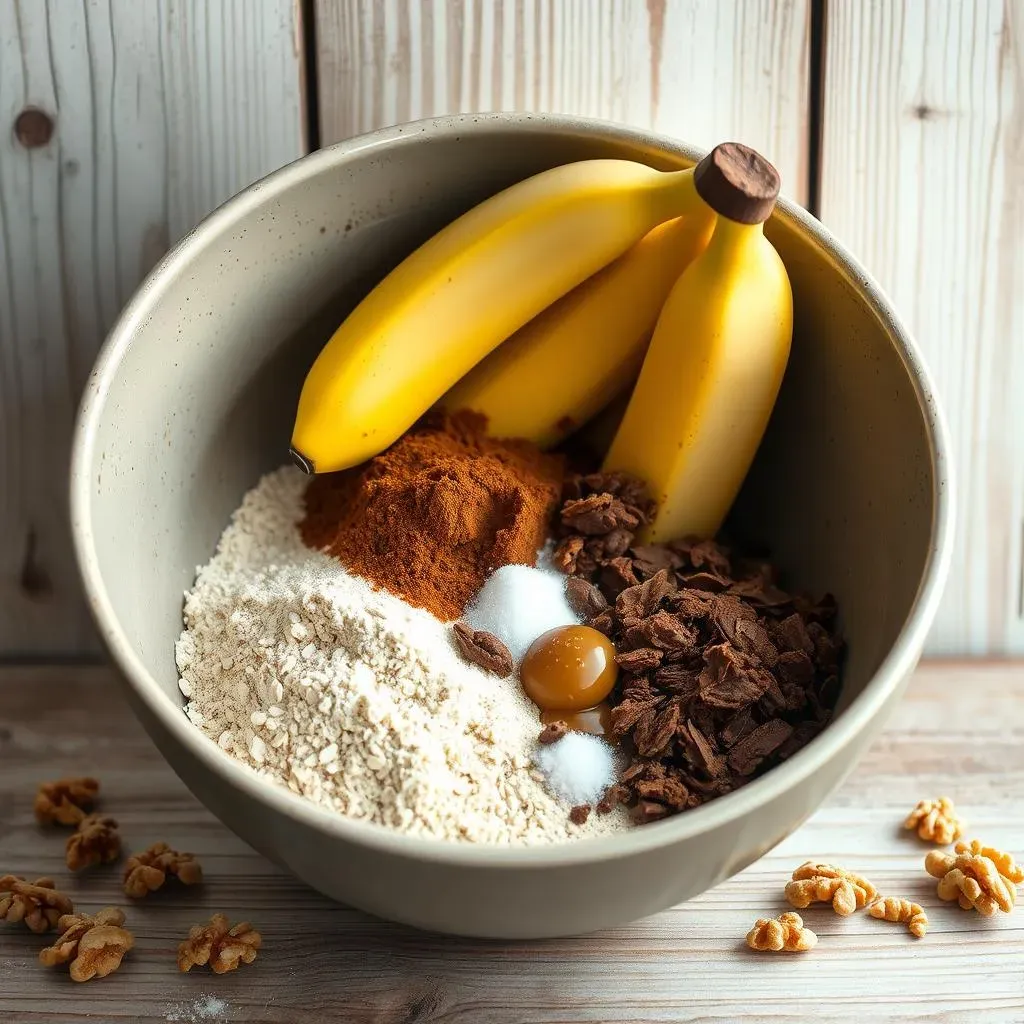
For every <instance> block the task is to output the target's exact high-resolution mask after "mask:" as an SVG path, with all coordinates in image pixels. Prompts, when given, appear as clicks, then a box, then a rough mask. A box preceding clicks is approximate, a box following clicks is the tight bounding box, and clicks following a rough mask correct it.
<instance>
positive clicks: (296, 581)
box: [176, 467, 627, 844]
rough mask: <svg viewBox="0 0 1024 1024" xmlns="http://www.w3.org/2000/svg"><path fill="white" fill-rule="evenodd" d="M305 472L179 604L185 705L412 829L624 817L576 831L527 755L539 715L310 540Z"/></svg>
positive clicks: (276, 487) (281, 778)
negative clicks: (304, 516)
mask: <svg viewBox="0 0 1024 1024" xmlns="http://www.w3.org/2000/svg"><path fill="white" fill-rule="evenodd" d="M306 483H307V481H306V478H305V477H303V476H302V474H301V473H299V472H298V471H297V470H294V469H292V468H290V467H286V468H284V469H281V470H278V471H276V472H274V473H270V474H268V475H267V476H266V477H264V478H263V480H262V481H261V482H260V483H259V485H258V486H257V487H256V488H254V489H253V490H252V491H250V492H249V494H247V495H246V497H245V499H244V501H243V503H242V505H241V507H240V508H239V509H238V511H237V512H236V513H235V515H234V517H233V519H232V522H231V524H230V525H229V526H228V528H227V530H225V532H224V535H223V536H222V537H221V540H220V544H219V546H218V548H217V553H216V555H215V556H214V558H213V559H212V561H211V562H210V563H209V564H208V565H206V566H205V567H203V568H202V569H200V570H199V574H198V576H197V579H196V583H195V586H194V587H193V589H192V590H191V591H189V592H188V593H187V594H186V598H185V627H186V628H185V630H184V632H183V633H182V635H181V637H180V639H179V641H178V644H177V648H176V654H177V662H178V670H179V673H180V682H179V685H180V687H181V691H182V693H183V694H184V695H185V697H186V698H188V703H187V706H186V711H187V714H188V716H189V718H190V719H191V720H192V722H193V723H194V724H195V725H197V726H198V727H199V728H201V729H202V730H203V731H204V732H205V733H206V734H207V735H208V736H210V737H211V738H212V739H213V740H214V741H216V742H217V743H218V744H219V745H220V746H221V747H222V748H223V749H224V750H225V751H227V752H228V753H230V754H231V755H232V756H234V757H235V758H237V759H238V760H240V761H242V762H243V763H245V764H248V765H250V766H251V767H252V768H253V769H255V771H256V772H258V773H259V774H260V775H262V776H263V777H265V778H267V779H269V780H271V781H273V782H275V783H277V784H279V785H283V786H287V787H288V788H289V789H291V790H292V791H293V792H295V793H298V794H301V795H302V796H305V797H306V798H308V799H309V800H312V801H313V802H315V803H317V804H319V805H321V806H323V807H326V808H330V809H332V810H334V811H337V812H339V813H341V814H345V815H347V816H349V817H352V818H356V819H359V820H362V821H370V822H374V823H377V824H380V825H385V826H388V827H390V828H393V829H397V830H399V831H401V832H405V833H408V834H411V835H418V836H426V837H435V838H442V839H451V840H462V841H469V842H478V843H500V844H508V843H545V842H557V841H559V840H564V839H567V838H570V837H573V836H579V835H593V834H600V833H606V832H610V831H615V830H617V829H621V828H624V827H627V819H626V817H625V815H624V814H621V813H616V814H612V815H608V816H606V817H596V816H594V817H592V819H591V821H589V822H588V823H587V824H586V825H585V826H583V827H580V826H576V825H573V824H571V823H570V822H569V821H568V818H567V810H568V809H567V806H566V805H565V804H564V803H561V802H559V801H558V800H557V799H556V798H555V797H553V796H552V795H551V794H550V793H549V791H548V790H547V789H546V788H545V785H544V781H543V776H542V775H541V774H540V772H539V771H538V770H537V768H536V767H535V765H534V764H533V763H532V757H533V754H534V751H535V746H536V743H535V741H536V737H537V735H538V733H539V730H540V725H539V722H538V717H537V712H536V709H535V708H534V707H533V705H532V704H530V703H529V701H527V700H526V698H525V697H523V696H522V694H521V693H520V692H519V690H518V685H517V684H516V683H515V681H514V680H507V681H502V680H496V679H495V678H494V677H493V676H489V675H486V674H484V673H483V672H481V671H480V670H479V669H477V668H475V667H473V666H470V665H467V664H465V663H464V662H463V661H462V660H461V659H460V658H459V657H458V656H457V655H456V653H455V651H454V649H453V647H452V644H451V640H450V637H449V631H448V628H447V627H446V626H445V625H443V624H442V623H441V622H439V621H438V620H437V619H435V618H434V617H433V616H432V615H430V614H429V613H427V612H425V611H423V610H421V609H417V608H412V607H410V606H409V605H407V604H406V603H405V602H403V601H401V600H399V599H398V598H396V597H393V596H392V595H390V594H388V593H386V592H384V591H379V590H373V589H372V588H371V587H370V586H369V584H367V583H366V582H365V581H363V580H361V579H359V578H357V577H354V576H351V575H349V574H348V573H346V572H345V571H344V569H343V568H342V567H341V565H340V564H339V563H338V562H337V561H335V560H334V559H332V558H329V557H327V556H326V555H324V554H321V553H319V552H313V551H310V550H309V549H308V548H306V547H305V546H304V545H303V543H302V541H301V539H300V537H299V532H298V528H297V525H296V524H297V522H298V520H299V518H300V515H301V512H302V497H303V493H304V490H305V486H306Z"/></svg>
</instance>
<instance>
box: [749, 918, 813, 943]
mask: <svg viewBox="0 0 1024 1024" xmlns="http://www.w3.org/2000/svg"><path fill="white" fill-rule="evenodd" d="M817 944H818V936H817V935H815V934H814V932H812V931H811V929H810V928H805V927H804V922H803V918H802V917H801V916H800V915H799V914H794V913H793V912H792V911H788V912H787V913H785V914H781V915H780V916H779V917H778V918H776V919H774V920H768V919H767V918H764V917H761V918H758V919H757V921H756V922H755V923H754V927H753V928H751V929H750V931H749V932H747V945H748V946H749V947H750V948H751V949H756V950H758V951H764V950H770V951H772V952H787V953H803V952H805V951H806V950H808V949H813V948H814V947H815V946H816V945H817Z"/></svg>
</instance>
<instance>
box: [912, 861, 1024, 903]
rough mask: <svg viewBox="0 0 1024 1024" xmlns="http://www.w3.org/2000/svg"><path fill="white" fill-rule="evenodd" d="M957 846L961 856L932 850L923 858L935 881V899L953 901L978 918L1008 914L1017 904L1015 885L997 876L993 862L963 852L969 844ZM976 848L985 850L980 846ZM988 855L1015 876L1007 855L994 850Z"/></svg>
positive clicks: (1008, 879) (1008, 878)
mask: <svg viewBox="0 0 1024 1024" xmlns="http://www.w3.org/2000/svg"><path fill="white" fill-rule="evenodd" d="M959 845H962V846H963V847H964V852H959V853H943V852H942V851H941V850H932V851H931V852H930V853H929V854H928V856H927V857H925V860H924V867H925V870H926V871H927V872H928V874H929V875H931V876H932V877H933V878H937V879H939V884H938V887H937V889H936V891H937V892H938V896H939V899H942V900H956V901H957V902H958V903H959V904H960V907H961V908H962V909H963V910H976V911H977V912H978V913H979V914H981V915H982V917H991V916H992V915H993V914H995V913H996V912H997V911H1000V910H1001V911H1002V912H1003V913H1004V914H1008V913H1010V911H1011V910H1013V907H1014V904H1015V903H1016V901H1017V883H1016V882H1014V881H1013V879H1012V878H1010V877H1006V876H1004V875H1003V874H1001V873H1000V871H999V869H998V867H997V866H996V861H995V860H993V858H991V857H988V856H985V855H984V854H981V853H970V852H967V851H968V850H970V849H972V848H973V844H959ZM977 848H978V849H979V850H981V849H987V848H986V847H983V846H981V844H978V846H977ZM991 852H992V853H994V854H995V855H996V857H997V858H998V859H999V861H1000V862H1001V863H1003V864H1004V865H1006V866H1008V867H1009V868H1011V869H1012V870H1013V872H1014V875H1016V874H1018V873H1019V869H1017V868H1016V865H1015V864H1014V863H1013V858H1012V857H1010V856H1009V854H1004V853H1001V852H1000V851H998V850H992V851H991Z"/></svg>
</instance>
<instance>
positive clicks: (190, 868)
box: [124, 843, 203, 899]
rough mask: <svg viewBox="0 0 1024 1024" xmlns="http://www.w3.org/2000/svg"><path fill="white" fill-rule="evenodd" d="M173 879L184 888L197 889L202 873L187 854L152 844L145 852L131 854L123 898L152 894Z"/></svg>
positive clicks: (197, 862) (126, 867)
mask: <svg viewBox="0 0 1024 1024" xmlns="http://www.w3.org/2000/svg"><path fill="white" fill-rule="evenodd" d="M168 875H173V876H175V877H176V878H177V879H178V880H179V881H181V882H182V883H184V884H185V885H197V884H198V883H199V882H201V881H202V880H203V869H202V868H201V867H200V865H199V861H198V860H196V858H195V856H194V855H193V854H191V853H179V852H178V851H177V850H172V849H171V848H170V847H169V846H168V845H167V844H166V843H154V844H153V845H152V846H151V847H150V848H149V849H148V850H143V851H142V852H141V853H135V854H132V856H131V857H129V858H128V863H127V864H126V865H125V869H124V891H125V895H126V896H131V897H133V898H134V899H139V898H141V897H143V896H145V895H147V894H148V893H151V892H155V891H156V890H157V889H159V888H160V887H161V886H162V885H163V884H164V882H165V881H166V880H167V876H168Z"/></svg>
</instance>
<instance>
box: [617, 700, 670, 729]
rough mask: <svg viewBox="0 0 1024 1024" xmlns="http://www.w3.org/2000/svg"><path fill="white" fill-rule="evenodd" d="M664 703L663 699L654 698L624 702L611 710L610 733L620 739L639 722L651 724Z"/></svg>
mask: <svg viewBox="0 0 1024 1024" xmlns="http://www.w3.org/2000/svg"><path fill="white" fill-rule="evenodd" d="M664 703H665V698H664V697H654V698H652V699H650V700H624V701H623V702H622V703H621V704H617V705H616V706H615V707H613V708H612V710H611V723H612V732H613V733H614V734H615V735H616V736H620V737H621V736H625V735H626V734H627V733H629V731H630V730H631V729H633V728H634V726H636V725H637V723H639V722H642V721H645V720H650V721H651V722H653V720H654V716H655V714H656V713H657V710H658V708H659V707H661V705H662V704H664ZM648 728H649V727H648Z"/></svg>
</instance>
